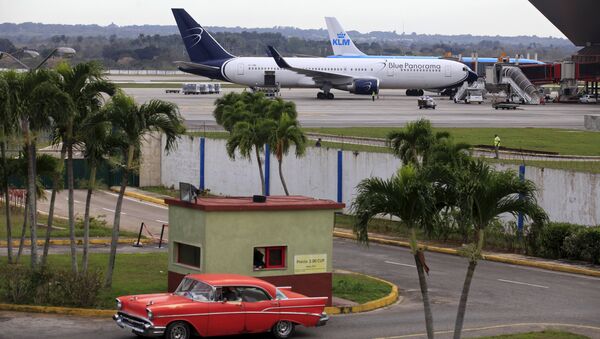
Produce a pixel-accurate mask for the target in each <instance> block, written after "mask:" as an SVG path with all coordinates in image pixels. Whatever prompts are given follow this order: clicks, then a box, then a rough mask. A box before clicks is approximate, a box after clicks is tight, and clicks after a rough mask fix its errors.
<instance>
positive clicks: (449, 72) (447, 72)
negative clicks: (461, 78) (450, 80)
mask: <svg viewBox="0 0 600 339" xmlns="http://www.w3.org/2000/svg"><path fill="white" fill-rule="evenodd" d="M444 71H445V75H446V77H451V76H452V66H451V65H444Z"/></svg>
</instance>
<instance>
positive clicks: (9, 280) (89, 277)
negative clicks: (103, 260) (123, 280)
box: [0, 265, 102, 307]
mask: <svg viewBox="0 0 600 339" xmlns="http://www.w3.org/2000/svg"><path fill="white" fill-rule="evenodd" d="M0 273H1V274H2V275H1V278H0V289H1V291H0V292H1V293H0V297H1V298H2V299H3V300H4V301H7V302H10V303H14V304H36V305H54V306H73V307H84V306H85V307H93V306H95V305H96V304H97V303H98V296H99V292H100V289H101V287H102V275H101V274H100V272H99V271H91V272H87V273H85V274H83V273H79V274H76V273H73V272H72V271H68V270H52V269H50V268H47V267H46V268H41V269H39V270H32V269H31V268H29V267H26V266H23V265H3V266H2V267H0Z"/></svg>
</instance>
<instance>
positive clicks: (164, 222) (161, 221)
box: [154, 219, 169, 224]
mask: <svg viewBox="0 0 600 339" xmlns="http://www.w3.org/2000/svg"><path fill="white" fill-rule="evenodd" d="M154 221H156V222H159V223H161V224H168V223H169V222H168V221H164V220H158V219H156V220H154Z"/></svg>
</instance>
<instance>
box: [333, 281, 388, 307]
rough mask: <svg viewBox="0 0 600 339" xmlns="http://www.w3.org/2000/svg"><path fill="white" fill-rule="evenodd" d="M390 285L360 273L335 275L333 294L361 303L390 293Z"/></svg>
mask: <svg viewBox="0 0 600 339" xmlns="http://www.w3.org/2000/svg"><path fill="white" fill-rule="evenodd" d="M391 291H392V288H391V286H390V285H388V284H386V283H384V282H381V281H379V280H374V279H371V278H369V277H365V276H363V275H359V274H352V273H349V274H342V273H335V274H334V275H333V295H334V296H336V297H339V298H343V299H346V300H351V301H354V302H357V303H359V304H363V303H366V302H368V301H371V300H376V299H379V298H383V297H385V296H386V295H388V294H390V292H391Z"/></svg>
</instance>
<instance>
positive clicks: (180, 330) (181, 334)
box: [165, 321, 191, 339]
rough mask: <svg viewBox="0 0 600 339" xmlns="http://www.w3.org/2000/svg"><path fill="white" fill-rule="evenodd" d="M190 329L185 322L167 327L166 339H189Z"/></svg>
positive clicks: (178, 322)
mask: <svg viewBox="0 0 600 339" xmlns="http://www.w3.org/2000/svg"><path fill="white" fill-rule="evenodd" d="M190 337H191V333H190V327H189V326H188V324H186V323H184V322H183V321H176V322H174V323H172V324H170V325H169V326H168V327H167V331H166V332H165V339H189V338H190Z"/></svg>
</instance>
